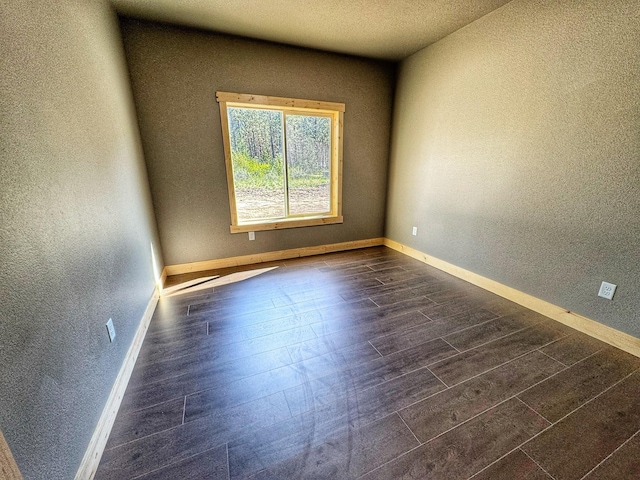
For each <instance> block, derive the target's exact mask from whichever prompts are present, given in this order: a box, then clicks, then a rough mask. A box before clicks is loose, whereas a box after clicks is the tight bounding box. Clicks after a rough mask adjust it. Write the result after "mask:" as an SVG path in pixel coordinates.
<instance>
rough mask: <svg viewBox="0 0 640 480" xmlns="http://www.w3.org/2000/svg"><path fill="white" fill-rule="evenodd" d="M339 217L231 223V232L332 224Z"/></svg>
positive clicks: (337, 220)
mask: <svg viewBox="0 0 640 480" xmlns="http://www.w3.org/2000/svg"><path fill="white" fill-rule="evenodd" d="M343 222H344V219H343V218H342V216H340V217H316V218H301V219H300V220H282V221H277V222H265V223H256V224H253V225H231V227H230V230H231V233H246V232H261V231H264V230H282V229H285V228H298V227H312V226H314V225H332V224H335V223H343Z"/></svg>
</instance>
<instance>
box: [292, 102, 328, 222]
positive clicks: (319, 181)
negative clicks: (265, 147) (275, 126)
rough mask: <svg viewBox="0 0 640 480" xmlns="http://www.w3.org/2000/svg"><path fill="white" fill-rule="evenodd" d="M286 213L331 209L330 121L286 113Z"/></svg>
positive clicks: (315, 211) (315, 212) (322, 211)
mask: <svg viewBox="0 0 640 480" xmlns="http://www.w3.org/2000/svg"><path fill="white" fill-rule="evenodd" d="M286 130H287V133H286V139H287V175H288V179H289V214H290V215H300V214H319V213H328V212H329V211H330V210H331V118H330V117H324V116H317V115H297V114H287V119H286Z"/></svg>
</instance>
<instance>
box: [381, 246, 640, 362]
mask: <svg viewBox="0 0 640 480" xmlns="http://www.w3.org/2000/svg"><path fill="white" fill-rule="evenodd" d="M384 245H386V246H387V247H389V248H392V249H393V250H396V251H398V252H401V253H404V254H405V255H408V256H409V257H412V258H415V259H417V260H420V261H421V262H424V263H426V264H427V265H431V266H432V267H435V268H437V269H439V270H442V271H444V272H447V273H449V274H451V275H453V276H455V277H458V278H460V279H462V280H465V281H467V282H469V283H472V284H473V285H476V286H478V287H480V288H483V289H485V290H488V291H490V292H492V293H495V294H496V295H499V296H501V297H503V298H506V299H507V300H511V301H512V302H515V303H517V304H519V305H522V306H523V307H526V308H528V309H530V310H533V311H534V312H538V313H541V314H542V315H545V316H547V317H549V318H551V319H553V320H556V321H558V322H560V323H562V324H564V325H567V326H568V327H571V328H574V329H576V330H578V331H580V332H582V333H585V334H587V335H590V336H592V337H595V338H597V339H598V340H602V341H603V342H605V343H608V344H609V345H613V346H614V347H617V348H619V349H621V350H624V351H625V352H628V353H630V354H632V355H635V356H636V357H640V339H638V338H636V337H634V336H632V335H629V334H627V333H624V332H621V331H619V330H616V329H615V328H612V327H609V326H607V325H603V324H602V323H599V322H596V321H595V320H591V319H590V318H587V317H583V316H582V315H578V314H577V313H574V312H571V311H569V310H567V309H564V308H562V307H559V306H557V305H553V304H552V303H549V302H546V301H544V300H541V299H539V298H537V297H534V296H532V295H529V294H527V293H524V292H521V291H519V290H516V289H515V288H511V287H508V286H506V285H503V284H501V283H498V282H496V281H494V280H491V279H489V278H486V277H483V276H482V275H478V274H477V273H473V272H471V271H469V270H465V269H464V268H461V267H458V266H456V265H453V264H451V263H448V262H445V261H444V260H440V259H439V258H436V257H432V256H431V255H427V254H426V253H423V252H421V251H419V250H416V249H414V248H411V247H408V246H406V245H403V244H401V243H399V242H396V241H394V240H390V239H388V238H385V239H384Z"/></svg>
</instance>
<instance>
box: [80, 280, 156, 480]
mask: <svg viewBox="0 0 640 480" xmlns="http://www.w3.org/2000/svg"><path fill="white" fill-rule="evenodd" d="M158 299H159V294H158V289H156V290H155V292H154V294H153V296H152V297H151V300H149V303H148V305H147V308H146V309H145V311H144V314H143V315H142V319H141V320H140V324H139V325H138V329H137V331H136V334H135V336H134V337H133V342H132V343H131V346H130V347H129V350H128V352H127V355H126V357H125V359H124V362H123V363H122V366H121V367H120V372H118V376H117V377H116V381H115V382H114V384H113V387H112V388H111V393H110V394H109V398H108V399H107V404H106V405H105V407H104V410H102V415H101V416H100V419H99V420H98V425H97V426H96V429H95V430H94V432H93V436H92V437H91V440H90V442H89V446H88V447H87V450H86V452H85V454H84V457H83V459H82V462H81V463H80V468H79V469H78V472H77V473H76V476H75V480H91V479H93V477H94V475H95V474H96V470H97V469H98V465H99V464H100V458H102V453H103V452H104V447H105V446H106V444H107V440H108V439H109V434H110V433H111V428H112V427H113V422H114V421H115V419H116V415H117V414H118V409H119V408H120V404H121V403H122V397H123V396H124V392H125V390H126V389H127V385H128V383H129V378H131V372H133V367H134V365H135V364H136V359H137V358H138V353H140V347H142V342H143V341H144V337H145V335H146V333H147V329H148V328H149V322H151V317H152V316H153V312H154V311H155V309H156V305H157V304H158Z"/></svg>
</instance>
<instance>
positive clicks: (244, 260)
mask: <svg viewBox="0 0 640 480" xmlns="http://www.w3.org/2000/svg"><path fill="white" fill-rule="evenodd" d="M383 244H384V238H369V239H366V240H354V241H351V242H342V243H332V244H328V245H318V246H315V247H302V248H292V249H289V250H278V251H275V252H265V253H256V254H253V255H242V256H240V257H229V258H220V259H217V260H206V261H203V262H193V263H182V264H179V265H167V266H166V267H164V270H163V271H162V276H163V278H166V277H167V276H168V275H180V274H183V273H192V272H204V271H206V270H215V269H218V268H227V267H237V266H240V265H252V264H254V263H264V262H273V261H278V260H288V259H290V258H298V257H308V256H311V255H320V254H323V253H331V252H342V251H345V250H355V249H357V248H366V247H376V246H379V245H383Z"/></svg>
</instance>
